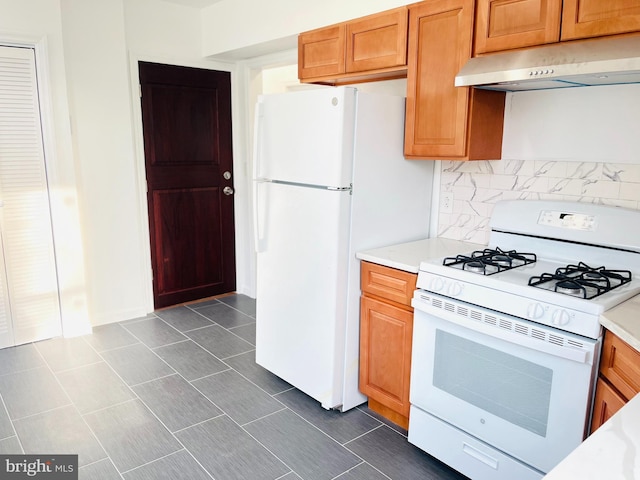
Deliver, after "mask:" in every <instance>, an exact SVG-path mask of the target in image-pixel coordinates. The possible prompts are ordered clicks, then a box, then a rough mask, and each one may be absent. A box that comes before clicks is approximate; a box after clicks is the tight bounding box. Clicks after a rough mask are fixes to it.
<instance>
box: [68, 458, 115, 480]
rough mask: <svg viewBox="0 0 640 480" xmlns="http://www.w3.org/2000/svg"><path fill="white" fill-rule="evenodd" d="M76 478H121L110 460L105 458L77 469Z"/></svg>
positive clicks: (85, 479) (80, 479)
mask: <svg viewBox="0 0 640 480" xmlns="http://www.w3.org/2000/svg"><path fill="white" fill-rule="evenodd" d="M78 480H122V475H120V474H119V473H118V470H116V467H114V466H113V463H111V460H109V459H105V460H100V461H99V462H95V463H92V464H91V465H87V466H85V467H82V468H80V469H79V470H78Z"/></svg>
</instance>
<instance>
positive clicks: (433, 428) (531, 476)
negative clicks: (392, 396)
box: [409, 406, 544, 480]
mask: <svg viewBox="0 0 640 480" xmlns="http://www.w3.org/2000/svg"><path fill="white" fill-rule="evenodd" d="M409 418H410V420H409V442H411V443H413V444H414V445H416V446H417V447H419V448H421V449H422V450H424V451H425V452H427V453H429V454H430V455H432V456H434V457H436V458H437V459H439V460H440V461H441V462H443V463H445V464H447V465H450V466H451V467H452V468H455V469H456V470H458V471H459V472H460V473H462V474H464V475H467V476H469V477H471V478H473V480H516V479H517V480H540V479H541V478H542V477H543V475H544V474H543V473H542V472H539V471H537V470H534V469H533V468H531V467H528V466H527V465H525V464H523V463H520V462H518V461H515V460H514V459H513V458H511V457H509V456H507V455H505V454H504V453H502V452H500V451H499V450H496V449H495V448H492V447H490V446H489V445H487V444H486V443H483V442H481V441H479V440H478V439H477V438H474V437H472V436H471V435H468V434H466V433H464V432H462V431H460V430H458V429H456V428H452V427H451V426H450V425H448V424H446V423H445V422H442V421H440V420H438V419H437V418H435V417H433V416H432V415H429V414H428V413H426V412H423V411H422V410H420V409H419V408H416V407H413V406H412V407H411V414H410V417H409Z"/></svg>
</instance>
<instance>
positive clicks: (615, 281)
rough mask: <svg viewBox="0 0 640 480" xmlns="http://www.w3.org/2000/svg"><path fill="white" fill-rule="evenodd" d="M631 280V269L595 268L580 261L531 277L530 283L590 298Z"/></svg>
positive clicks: (566, 293) (533, 285) (534, 285)
mask: <svg viewBox="0 0 640 480" xmlns="http://www.w3.org/2000/svg"><path fill="white" fill-rule="evenodd" d="M630 281H631V272H630V271H629V270H609V269H607V268H605V267H597V268H593V267H590V266H589V265H587V264H586V263H583V262H580V263H578V265H567V266H566V267H561V268H558V269H557V270H556V271H555V273H543V274H542V275H539V276H534V277H531V278H530V279H529V285H530V286H532V287H538V288H545V289H547V290H553V291H554V292H558V293H562V294H565V295H571V296H574V297H580V298H585V299H588V300H589V299H592V298H595V297H597V296H599V295H602V294H603V293H606V292H609V291H611V290H613V289H614V288H617V287H619V286H621V285H624V284H625V283H629V282H630Z"/></svg>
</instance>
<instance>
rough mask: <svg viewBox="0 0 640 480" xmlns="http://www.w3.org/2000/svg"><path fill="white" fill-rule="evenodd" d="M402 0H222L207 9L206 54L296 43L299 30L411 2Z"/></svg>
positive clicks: (242, 54) (260, 51)
mask: <svg viewBox="0 0 640 480" xmlns="http://www.w3.org/2000/svg"><path fill="white" fill-rule="evenodd" d="M407 3H408V2H406V1H403V0H349V1H344V0H323V1H321V2H319V1H317V0H271V1H268V2H266V1H260V0H222V1H220V2H218V3H215V4H213V5H212V6H210V7H207V8H205V9H203V11H202V24H203V37H202V38H203V47H202V48H203V49H202V52H203V55H204V56H213V55H228V56H230V57H233V58H248V57H251V56H257V55H264V54H267V53H273V52H275V51H276V49H280V50H284V49H286V48H294V47H295V46H296V45H297V43H296V37H297V35H298V33H300V32H304V31H305V30H312V29H315V28H320V27H323V26H326V25H331V24H333V23H338V22H342V21H345V20H350V19H353V18H358V17H362V16H365V15H369V14H372V13H377V12H382V11H384V10H389V9H391V8H396V7H400V6H402V5H406V4H407Z"/></svg>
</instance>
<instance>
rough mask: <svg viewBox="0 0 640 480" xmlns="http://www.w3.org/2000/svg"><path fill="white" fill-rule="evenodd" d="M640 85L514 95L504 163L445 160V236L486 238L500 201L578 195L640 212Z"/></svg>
mask: <svg viewBox="0 0 640 480" xmlns="http://www.w3.org/2000/svg"><path fill="white" fill-rule="evenodd" d="M639 106H640V85H611V86H600V87H581V88H566V89H560V90H547V91H537V92H533V91H532V92H518V93H512V94H508V95H507V103H506V111H505V127H504V142H503V149H502V158H503V159H502V160H500V161H486V162H466V163H465V162H438V163H439V164H440V167H441V188H442V190H443V191H444V192H447V193H448V194H449V196H450V198H451V199H452V200H453V202H452V207H453V208H451V209H450V210H446V209H445V208H443V205H442V204H440V207H439V217H440V218H439V222H438V223H439V225H438V227H439V228H438V234H439V236H443V237H446V238H452V239H455V240H468V241H472V242H478V243H486V242H487V241H488V240H489V217H490V216H491V212H492V211H493V206H494V205H495V203H496V202H498V201H500V200H511V199H529V198H533V199H545V200H571V201H578V202H589V203H599V204H606V205H614V206H619V207H625V208H632V209H640V135H638V132H640V114H639V110H638V107H639Z"/></svg>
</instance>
